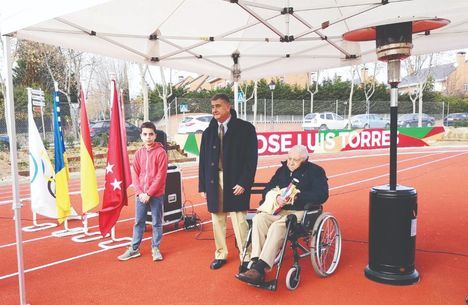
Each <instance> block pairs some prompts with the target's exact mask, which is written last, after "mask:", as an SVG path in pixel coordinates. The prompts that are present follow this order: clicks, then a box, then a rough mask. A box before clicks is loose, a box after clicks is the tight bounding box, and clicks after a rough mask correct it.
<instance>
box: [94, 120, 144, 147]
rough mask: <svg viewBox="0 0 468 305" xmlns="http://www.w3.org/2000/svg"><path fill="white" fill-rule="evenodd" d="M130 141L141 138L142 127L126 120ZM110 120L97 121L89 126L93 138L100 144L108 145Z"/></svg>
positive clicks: (128, 139)
mask: <svg viewBox="0 0 468 305" xmlns="http://www.w3.org/2000/svg"><path fill="white" fill-rule="evenodd" d="M125 129H126V133H127V141H128V142H136V141H139V140H140V128H138V127H136V126H135V125H133V124H130V123H128V122H125ZM109 132H110V121H109V120H104V121H95V122H93V123H91V124H90V126H89V133H90V135H91V140H92V141H93V142H95V143H97V144H99V145H106V144H107V142H108V139H109Z"/></svg>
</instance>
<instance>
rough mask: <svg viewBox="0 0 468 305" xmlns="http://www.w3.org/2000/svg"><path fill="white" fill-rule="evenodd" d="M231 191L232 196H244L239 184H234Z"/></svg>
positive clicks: (243, 190)
mask: <svg viewBox="0 0 468 305" xmlns="http://www.w3.org/2000/svg"><path fill="white" fill-rule="evenodd" d="M232 191H233V192H232V193H233V194H234V195H236V196H239V195H241V194H244V192H245V189H244V188H243V187H242V186H240V185H239V184H236V185H235V186H234V187H233V188H232Z"/></svg>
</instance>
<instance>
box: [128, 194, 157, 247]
mask: <svg viewBox="0 0 468 305" xmlns="http://www.w3.org/2000/svg"><path fill="white" fill-rule="evenodd" d="M163 204H164V196H160V197H151V198H150V200H149V201H148V202H147V203H142V202H140V200H139V199H138V197H137V201H136V206H135V225H134V227H133V238H132V248H133V250H136V249H138V248H139V247H140V243H141V240H142V238H143V233H144V232H145V222H146V214H147V213H148V210H149V209H151V216H152V225H153V238H152V239H151V246H152V247H153V248H156V247H158V248H159V244H160V243H161V238H162V233H163V229H162V221H163V213H164V211H163Z"/></svg>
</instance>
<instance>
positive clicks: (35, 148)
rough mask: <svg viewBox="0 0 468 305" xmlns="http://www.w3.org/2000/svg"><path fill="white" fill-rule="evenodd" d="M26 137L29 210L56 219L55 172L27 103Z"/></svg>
mask: <svg viewBox="0 0 468 305" xmlns="http://www.w3.org/2000/svg"><path fill="white" fill-rule="evenodd" d="M28 137H29V179H30V186H31V209H32V211H33V212H34V213H36V214H39V215H42V216H46V217H50V218H55V219H57V207H56V204H55V172H54V168H53V167H52V163H51V162H50V158H49V156H48V155H47V151H46V150H45V147H44V143H43V142H42V140H41V136H40V134H39V131H38V130H37V126H36V123H35V122H34V118H33V113H32V106H31V103H28Z"/></svg>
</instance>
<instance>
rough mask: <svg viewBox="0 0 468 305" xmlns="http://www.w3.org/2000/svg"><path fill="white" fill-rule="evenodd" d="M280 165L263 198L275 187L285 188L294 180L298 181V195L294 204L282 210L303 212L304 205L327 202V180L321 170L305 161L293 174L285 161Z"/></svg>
mask: <svg viewBox="0 0 468 305" xmlns="http://www.w3.org/2000/svg"><path fill="white" fill-rule="evenodd" d="M281 163H282V166H281V167H280V168H278V170H277V171H276V173H275V175H274V176H273V177H272V178H271V180H270V182H268V184H267V186H266V187H265V190H264V194H263V196H265V195H266V193H267V192H268V191H269V190H271V189H273V188H275V187H277V186H279V188H284V187H287V186H288V185H289V183H291V181H292V179H293V178H296V179H297V180H299V183H298V184H297V188H298V189H299V190H300V193H299V194H298V195H297V196H296V199H295V200H294V204H292V205H286V206H284V207H283V209H284V210H299V211H300V210H304V205H305V204H306V203H310V204H313V205H320V204H323V203H324V202H325V201H327V199H328V182H327V180H328V178H327V176H326V174H325V171H324V170H323V168H321V167H320V166H318V165H316V164H314V163H312V162H308V161H305V162H303V163H302V164H301V165H300V166H299V167H298V168H297V169H296V170H295V171H294V172H291V171H290V170H289V168H288V166H287V165H286V161H284V162H281Z"/></svg>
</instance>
